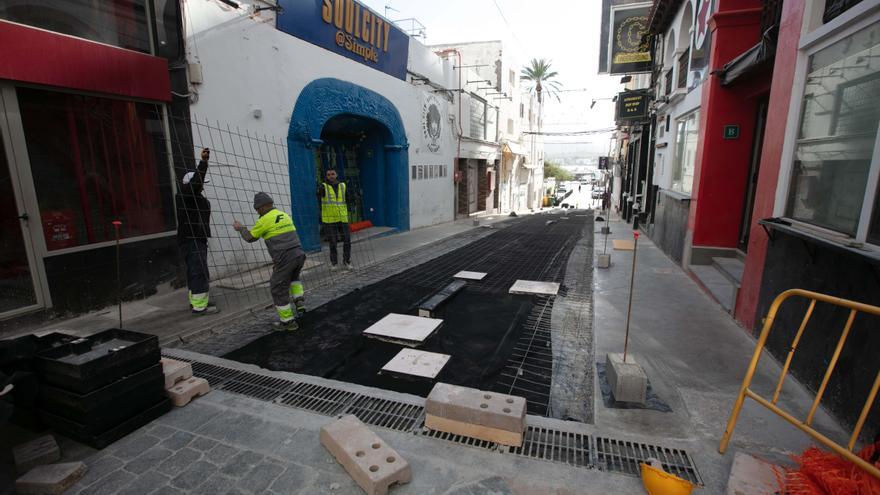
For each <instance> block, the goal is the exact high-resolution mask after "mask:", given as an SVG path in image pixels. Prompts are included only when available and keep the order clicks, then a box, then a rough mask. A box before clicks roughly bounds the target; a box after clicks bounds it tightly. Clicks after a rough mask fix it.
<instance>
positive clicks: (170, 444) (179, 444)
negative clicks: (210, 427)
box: [162, 431, 195, 450]
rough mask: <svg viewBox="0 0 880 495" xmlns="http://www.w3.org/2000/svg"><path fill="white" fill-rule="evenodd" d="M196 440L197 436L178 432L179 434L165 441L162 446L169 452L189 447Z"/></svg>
mask: <svg viewBox="0 0 880 495" xmlns="http://www.w3.org/2000/svg"><path fill="white" fill-rule="evenodd" d="M194 438H195V435H191V434H189V433H187V432H185V431H178V432H177V433H175V434H173V435H171V436H170V437H168V438H166V439H165V440H163V441H162V446H163V447H165V448H166V449H168V450H180V449H182V448H184V447H186V446H187V445H189V443H190V442H191V441H193V439H194Z"/></svg>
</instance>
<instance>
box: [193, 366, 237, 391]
mask: <svg viewBox="0 0 880 495" xmlns="http://www.w3.org/2000/svg"><path fill="white" fill-rule="evenodd" d="M192 368H193V375H195V376H197V377H199V378H204V379H206V380H208V383H209V384H210V385H211V386H212V387H214V388H216V387H218V386H220V385H221V384H223V383H224V382H226V380H229V379H230V378H232V377H234V376H236V375H239V374H241V373H242V372H241V371H239V370H234V369H232V368H225V367H223V366H216V365H213V364H208V363H200V362H198V361H193V362H192Z"/></svg>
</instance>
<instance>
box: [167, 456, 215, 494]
mask: <svg viewBox="0 0 880 495" xmlns="http://www.w3.org/2000/svg"><path fill="white" fill-rule="evenodd" d="M216 471H217V467H216V466H214V465H213V464H211V463H210V462H208V461H198V462H195V463H193V464H191V465H190V466H189V467H188V468H187V469H186V471H184V472H182V473H180V474H179V475H177V477H175V478H174V479H172V480H171V485H172V486H175V487H177V488H180V489H182V490H192V489H193V488H196V487H197V486H199V485H201V484H202V483H204V482H205V480H207V479H208V478H209V477H210V476H211V475H212V474H214V472H216Z"/></svg>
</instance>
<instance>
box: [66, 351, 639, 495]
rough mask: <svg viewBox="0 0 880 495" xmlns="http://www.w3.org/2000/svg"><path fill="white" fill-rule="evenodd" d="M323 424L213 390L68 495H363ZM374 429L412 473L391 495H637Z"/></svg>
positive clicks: (515, 459) (575, 475)
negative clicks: (322, 437)
mask: <svg viewBox="0 0 880 495" xmlns="http://www.w3.org/2000/svg"><path fill="white" fill-rule="evenodd" d="M212 362H220V361H216V360H215V361H212ZM228 364H230V365H232V366H234V364H231V363H228ZM251 368H252V367H251ZM272 374H273V375H277V376H291V374H289V373H272ZM358 388H360V387H358ZM374 392H376V393H381V392H378V391H374ZM391 395H396V396H398V397H400V394H391ZM416 399H417V398H416ZM529 419H530V422H539V423H540V422H551V423H552V422H553V421H554V420H546V419H543V418H531V417H530V418H529ZM330 421H333V418H330V417H327V416H321V415H318V414H313V413H310V412H306V411H300V410H297V409H292V408H288V407H283V406H280V405H277V404H273V403H267V402H261V401H257V400H253V399H249V398H246V397H242V396H239V395H234V394H230V393H227V392H224V391H222V390H216V391H212V392H211V393H209V394H208V395H206V396H204V397H200V398H199V399H197V400H195V401H194V402H192V403H191V404H190V405H188V406H186V407H184V408H180V409H175V410H173V411H171V412H170V413H168V414H166V415H165V416H163V417H162V418H159V419H157V420H155V421H153V422H152V423H151V424H150V425H148V426H146V427H144V428H141V429H140V430H138V431H137V432H135V433H133V434H131V435H129V436H128V437H126V438H125V439H123V440H121V441H119V442H116V443H115V444H113V445H112V446H110V447H108V448H106V449H104V450H103V451H100V452H96V453H94V454H92V455H91V456H90V457H87V458H86V459H85V462H86V464H87V465H88V466H89V472H88V473H87V474H86V476H85V477H84V478H83V479H82V480H81V481H80V482H79V483H78V484H77V485H75V486H74V488H72V489H71V490H70V491H69V492H68V493H79V494H114V493H120V494H121V493H132V494H134V493H138V494H148V493H153V494H172V493H191V494H202V493H204V494H221V495H222V494H238V493H270V494H309V495H311V494H334V495H348V494H351V495H356V494H359V493H363V492H362V491H361V490H360V488H358V487H357V485H356V484H355V483H354V482H353V481H352V479H351V478H350V477H349V476H348V475H347V474H346V472H345V471H344V470H343V468H342V467H341V465H339V464H338V463H337V462H336V461H335V460H334V459H333V457H332V456H331V455H330V454H329V453H328V452H327V451H326V450H325V449H324V448H323V447H322V446H321V445H320V443H319V429H320V427H321V426H322V425H323V424H325V423H327V422H330ZM557 423H560V424H561V423H562V422H557ZM372 429H373V431H374V432H376V433H377V434H378V435H379V436H380V437H381V438H382V439H383V440H385V441H386V442H387V443H388V444H389V445H390V446H391V447H393V448H394V449H395V450H397V451H398V452H399V453H400V454H401V456H403V458H405V459H406V460H407V461H408V462H409V463H410V465H411V466H412V472H413V480H412V482H411V483H408V484H406V485H399V486H397V485H395V486H393V487H392V489H391V492H390V493H392V494H395V495H410V494H412V495H428V494H447V495H478V494H480V495H482V494H497V495H504V494H514V493H515V494H560V495H562V494H575V493H577V494H607V493H639V490H641V488H640V482H639V481H638V479H636V478H632V477H628V476H620V475H614V474H608V473H599V472H598V471H594V470H591V469H583V468H574V467H569V466H566V465H564V464H557V463H548V462H544V461H539V460H532V459H527V458H524V457H519V456H515V455H512V454H502V453H500V452H496V451H490V450H485V449H479V448H473V447H467V446H462V445H457V444H453V443H449V442H445V441H442V440H437V439H432V438H427V437H424V436H420V435H414V434H412V433H403V432H397V431H391V430H386V429H383V428H377V427H372Z"/></svg>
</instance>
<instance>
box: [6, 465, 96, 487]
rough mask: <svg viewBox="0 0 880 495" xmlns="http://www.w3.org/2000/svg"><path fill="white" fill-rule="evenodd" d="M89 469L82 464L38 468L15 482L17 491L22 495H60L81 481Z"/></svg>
mask: <svg viewBox="0 0 880 495" xmlns="http://www.w3.org/2000/svg"><path fill="white" fill-rule="evenodd" d="M87 469H88V468H87V467H86V465H85V464H84V463H82V462H63V463H61V464H47V465H43V466H37V467H35V468H33V469H31V470H30V471H28V472H27V474H25V475H24V476H22V477H20V478H18V479H17V480H16V481H15V491H16V493H19V494H21V495H25V494H34V495H36V494H39V495H50V494H57V495H60V494H62V493H64V492H65V491H66V490H67V489H68V488H70V487H71V486H73V484H74V483H76V482H77V481H79V479H80V478H82V477H83V475H84V474H85V472H86V471H87Z"/></svg>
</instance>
